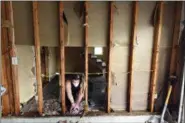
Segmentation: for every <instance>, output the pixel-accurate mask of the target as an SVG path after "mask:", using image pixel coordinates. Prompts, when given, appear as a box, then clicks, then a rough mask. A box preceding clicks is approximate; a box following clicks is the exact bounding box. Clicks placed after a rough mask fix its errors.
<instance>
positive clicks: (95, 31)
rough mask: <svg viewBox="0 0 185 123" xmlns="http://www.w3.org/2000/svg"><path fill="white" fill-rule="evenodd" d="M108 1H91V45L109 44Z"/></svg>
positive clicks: (89, 24)
mask: <svg viewBox="0 0 185 123" xmlns="http://www.w3.org/2000/svg"><path fill="white" fill-rule="evenodd" d="M108 10H109V6H108V2H100V1H99V2H89V10H88V15H89V17H88V18H89V23H88V26H89V46H107V43H106V42H107V40H108V28H109V26H108V25H109V21H108V19H107V18H108V17H109V14H108V12H109V11H108Z"/></svg>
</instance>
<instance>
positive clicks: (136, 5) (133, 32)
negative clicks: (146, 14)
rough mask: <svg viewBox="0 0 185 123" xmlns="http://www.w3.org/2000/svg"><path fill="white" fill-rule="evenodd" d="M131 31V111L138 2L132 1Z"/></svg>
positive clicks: (129, 99)
mask: <svg viewBox="0 0 185 123" xmlns="http://www.w3.org/2000/svg"><path fill="white" fill-rule="evenodd" d="M132 11H133V14H132V15H133V17H132V30H131V31H132V32H131V42H130V55H129V56H130V57H129V72H130V74H128V81H129V82H128V111H129V112H131V111H132V88H133V77H132V76H133V66H134V65H133V62H134V42H135V40H136V26H137V16H138V2H137V1H135V2H133V10H132Z"/></svg>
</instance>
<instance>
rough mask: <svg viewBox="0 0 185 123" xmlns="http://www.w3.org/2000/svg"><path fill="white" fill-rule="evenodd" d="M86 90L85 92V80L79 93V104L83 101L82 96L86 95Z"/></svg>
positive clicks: (77, 101)
mask: <svg viewBox="0 0 185 123" xmlns="http://www.w3.org/2000/svg"><path fill="white" fill-rule="evenodd" d="M84 92H85V86H84V82H82V83H81V85H80V91H79V93H78V97H77V100H76V103H77V104H79V103H80V102H81V101H82V98H83V97H84Z"/></svg>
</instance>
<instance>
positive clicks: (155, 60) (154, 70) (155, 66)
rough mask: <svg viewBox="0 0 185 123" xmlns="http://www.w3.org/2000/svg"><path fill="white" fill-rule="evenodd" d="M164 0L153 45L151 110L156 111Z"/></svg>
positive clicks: (159, 9) (159, 4)
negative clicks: (155, 97)
mask: <svg viewBox="0 0 185 123" xmlns="http://www.w3.org/2000/svg"><path fill="white" fill-rule="evenodd" d="M163 5H164V3H163V1H160V2H157V6H158V13H157V20H156V22H155V25H154V46H153V54H152V65H151V69H152V72H151V82H150V96H149V98H150V105H149V106H150V107H149V109H150V112H153V111H154V102H155V99H154V96H155V93H156V92H155V91H156V82H157V74H158V73H157V72H158V61H159V43H160V39H161V32H162V20H163Z"/></svg>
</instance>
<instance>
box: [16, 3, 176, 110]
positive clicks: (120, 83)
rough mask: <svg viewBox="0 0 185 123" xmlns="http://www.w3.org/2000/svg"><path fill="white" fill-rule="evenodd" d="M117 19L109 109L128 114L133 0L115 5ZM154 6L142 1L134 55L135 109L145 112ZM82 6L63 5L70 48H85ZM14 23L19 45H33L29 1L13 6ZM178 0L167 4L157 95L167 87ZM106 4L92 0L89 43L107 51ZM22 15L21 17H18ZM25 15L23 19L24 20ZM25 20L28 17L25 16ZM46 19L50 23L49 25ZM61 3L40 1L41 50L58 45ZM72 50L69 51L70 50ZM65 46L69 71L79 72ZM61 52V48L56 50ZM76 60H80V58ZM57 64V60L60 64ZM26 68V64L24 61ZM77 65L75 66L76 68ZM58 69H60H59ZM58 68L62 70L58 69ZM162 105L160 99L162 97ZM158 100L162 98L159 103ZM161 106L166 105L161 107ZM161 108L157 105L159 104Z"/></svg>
mask: <svg viewBox="0 0 185 123" xmlns="http://www.w3.org/2000/svg"><path fill="white" fill-rule="evenodd" d="M114 4H115V6H116V8H115V9H114V19H113V43H114V47H113V55H112V76H113V77H112V78H113V81H112V90H111V107H112V108H113V109H115V110H123V109H124V110H125V109H126V105H127V103H128V102H127V99H126V95H127V83H128V81H127V76H128V73H129V71H128V57H129V52H128V51H129V49H128V48H129V47H128V46H129V44H130V32H131V17H132V2H114ZM155 4H156V2H148V1H147V2H139V12H138V25H137V38H136V41H135V47H134V48H135V52H134V75H133V77H134V78H133V81H134V84H133V101H132V103H133V110H146V109H147V103H148V92H149V84H150V74H151V71H152V70H151V57H152V47H153V33H154V27H153V25H152V24H151V20H152V15H153V11H154V8H155ZM77 5H78V2H64V12H65V14H66V17H67V21H68V24H66V27H65V29H66V30H68V31H67V32H68V33H67V34H66V35H68V38H65V39H66V46H70V47H79V46H82V45H83V41H84V40H83V29H84V27H83V22H82V19H81V18H80V17H79V16H78V15H77V14H76V13H75V11H74V8H75V6H77ZM13 7H14V20H15V38H16V44H19V45H33V24H32V10H31V2H13ZM174 9H175V2H164V14H163V28H162V37H161V42H160V50H159V70H158V71H159V72H158V81H157V92H158V93H159V92H160V90H161V89H163V86H164V84H165V83H166V80H167V79H166V78H167V76H168V69H169V60H170V53H171V46H172V33H173V23H174ZM108 12H109V11H108V2H89V12H88V14H89V16H88V17H89V23H88V26H89V37H88V41H89V45H90V46H103V47H106V44H107V43H106V42H107V41H108V39H107V38H108V24H109V23H108ZM20 13H21V14H20ZM20 16H21V17H20ZM23 17H24V18H23ZM46 20H47V21H46ZM58 20H59V18H58V5H57V2H39V21H40V25H39V27H40V38H41V45H42V46H55V47H57V46H58V41H59V25H58V23H59V22H58ZM69 49H70V48H69ZM69 49H68V48H66V64H70V65H69V66H67V65H66V71H73V70H75V71H80V70H79V68H78V67H79V66H83V62H81V60H79V59H78V58H79V55H78V53H79V52H81V50H80V49H78V48H77V49H75V52H72V51H70V50H69ZM56 52H57V53H58V50H56ZM77 57H78V58H77ZM56 61H57V63H56V64H58V60H56ZM26 64H27V63H26ZM73 64H75V66H77V68H75V67H74V66H73ZM57 66H58V65H57ZM57 68H58V67H57ZM158 96H159V97H160V99H161V100H159V101H162V99H163V98H161V97H162V96H160V95H158ZM157 101H158V100H157ZM159 104H160V105H161V104H162V103H159ZM160 105H159V106H160Z"/></svg>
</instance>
